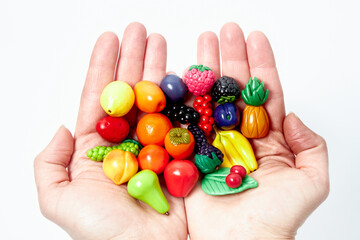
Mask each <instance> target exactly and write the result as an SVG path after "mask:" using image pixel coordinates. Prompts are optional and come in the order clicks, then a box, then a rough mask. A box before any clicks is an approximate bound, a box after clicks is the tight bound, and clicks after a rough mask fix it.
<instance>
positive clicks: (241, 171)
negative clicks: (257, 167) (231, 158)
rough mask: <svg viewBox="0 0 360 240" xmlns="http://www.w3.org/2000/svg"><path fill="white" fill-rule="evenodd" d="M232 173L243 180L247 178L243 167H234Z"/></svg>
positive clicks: (231, 169)
mask: <svg viewBox="0 0 360 240" xmlns="http://www.w3.org/2000/svg"><path fill="white" fill-rule="evenodd" d="M230 173H236V174H238V175H240V177H241V178H244V177H245V176H246V169H245V168H244V167H243V166H241V165H234V166H232V167H231V168H230Z"/></svg>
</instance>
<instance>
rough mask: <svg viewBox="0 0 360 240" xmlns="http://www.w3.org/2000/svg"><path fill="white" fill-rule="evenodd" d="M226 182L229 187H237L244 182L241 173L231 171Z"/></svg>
mask: <svg viewBox="0 0 360 240" xmlns="http://www.w3.org/2000/svg"><path fill="white" fill-rule="evenodd" d="M225 182H226V185H228V187H229V188H237V187H240V185H241V183H242V178H241V176H240V175H239V174H236V173H230V174H229V175H227V176H226V179H225Z"/></svg>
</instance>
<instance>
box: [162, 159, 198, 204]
mask: <svg viewBox="0 0 360 240" xmlns="http://www.w3.org/2000/svg"><path fill="white" fill-rule="evenodd" d="M164 178H165V182H166V187H167V189H168V191H169V193H170V194H171V195H173V196H174V197H186V196H188V195H189V193H190V192H191V190H192V189H193V188H194V186H195V185H196V182H197V180H198V179H199V171H198V169H197V168H196V166H195V165H194V163H192V162H191V161H189V160H179V159H174V160H172V161H171V162H170V163H169V164H168V165H167V166H166V167H165V171H164Z"/></svg>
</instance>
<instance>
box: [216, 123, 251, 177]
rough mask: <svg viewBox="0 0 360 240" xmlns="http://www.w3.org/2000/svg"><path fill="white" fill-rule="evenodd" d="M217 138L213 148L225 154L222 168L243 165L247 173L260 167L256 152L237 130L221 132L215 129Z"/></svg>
mask: <svg viewBox="0 0 360 240" xmlns="http://www.w3.org/2000/svg"><path fill="white" fill-rule="evenodd" d="M215 132H216V137H215V140H214V142H213V146H215V147H217V148H218V149H220V151H221V152H222V153H223V154H224V158H223V163H222V164H221V167H232V166H233V165H241V166H243V167H244V168H245V169H246V172H247V173H250V172H252V171H255V170H256V169H257V167H258V164H257V161H256V158H255V154H254V151H253V149H252V147H251V144H250V143H249V141H248V140H247V139H246V137H244V136H243V135H242V134H241V133H240V132H238V131H236V130H229V131H221V130H218V129H217V128H215Z"/></svg>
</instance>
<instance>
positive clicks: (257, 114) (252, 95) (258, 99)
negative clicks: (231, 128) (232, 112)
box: [240, 77, 270, 138]
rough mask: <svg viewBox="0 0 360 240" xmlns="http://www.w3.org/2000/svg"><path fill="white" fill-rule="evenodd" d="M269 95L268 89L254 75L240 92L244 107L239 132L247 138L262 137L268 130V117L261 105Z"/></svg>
mask: <svg viewBox="0 0 360 240" xmlns="http://www.w3.org/2000/svg"><path fill="white" fill-rule="evenodd" d="M268 96H269V90H268V89H266V90H265V87H264V82H260V81H259V79H257V78H256V77H251V78H250V79H249V81H248V83H247V84H246V86H245V89H244V90H243V91H242V92H241V97H242V99H243V100H244V102H245V104H246V107H245V109H244V111H243V117H242V122H241V127H240V129H241V133H242V134H243V135H244V136H245V137H247V138H262V137H265V136H266V135H267V134H268V132H269V125H270V122H269V117H268V114H267V112H266V110H265V108H264V107H263V106H262V104H264V103H265V101H266V99H267V98H268Z"/></svg>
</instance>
